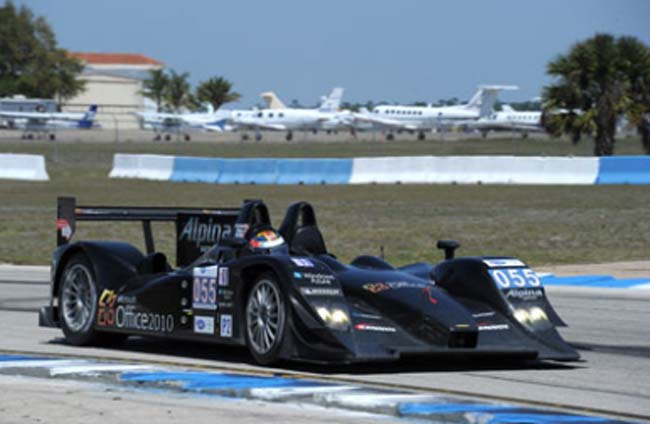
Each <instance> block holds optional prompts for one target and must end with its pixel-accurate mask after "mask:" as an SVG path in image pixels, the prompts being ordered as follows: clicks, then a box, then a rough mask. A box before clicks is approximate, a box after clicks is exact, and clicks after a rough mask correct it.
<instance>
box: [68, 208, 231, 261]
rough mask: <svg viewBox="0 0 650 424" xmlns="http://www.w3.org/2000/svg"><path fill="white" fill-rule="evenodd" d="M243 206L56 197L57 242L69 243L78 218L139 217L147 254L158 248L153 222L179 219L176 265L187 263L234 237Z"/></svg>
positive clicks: (135, 218)
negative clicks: (81, 201)
mask: <svg viewBox="0 0 650 424" xmlns="http://www.w3.org/2000/svg"><path fill="white" fill-rule="evenodd" d="M239 213H240V208H174V207H133V206H78V205H77V201H76V198H74V197H59V198H57V208H56V244H57V246H61V245H64V244H66V243H69V242H70V240H71V239H72V237H73V236H74V233H75V230H76V227H77V221H140V222H142V231H143V233H144V242H145V246H146V249H147V254H150V253H153V252H154V251H155V244H154V239H153V233H152V231H151V222H175V223H176V265H177V266H185V265H188V264H189V263H191V262H192V261H193V260H194V259H196V258H197V257H198V256H200V255H201V253H203V252H204V251H205V250H207V249H208V248H210V247H211V246H213V245H214V244H215V243H217V242H218V241H219V240H220V239H221V238H222V237H233V236H234V235H235V234H234V233H235V224H236V222H237V218H238V217H239Z"/></svg>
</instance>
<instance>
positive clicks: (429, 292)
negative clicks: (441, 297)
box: [422, 287, 438, 305]
mask: <svg viewBox="0 0 650 424" xmlns="http://www.w3.org/2000/svg"><path fill="white" fill-rule="evenodd" d="M422 293H423V294H424V295H425V296H426V298H427V299H428V300H429V303H431V304H433V305H436V304H438V299H436V298H435V296H434V295H433V290H431V287H425V288H423V289H422Z"/></svg>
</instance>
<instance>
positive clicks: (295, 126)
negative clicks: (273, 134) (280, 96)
mask: <svg viewBox="0 0 650 424" xmlns="http://www.w3.org/2000/svg"><path fill="white" fill-rule="evenodd" d="M342 98H343V88H340V87H336V88H334V89H333V90H332V92H331V93H330V94H329V95H328V96H325V97H321V104H320V106H319V107H318V108H316V109H297V108H288V107H284V108H275V109H274V108H267V109H261V110H251V111H233V113H232V117H231V122H232V124H233V125H234V126H235V127H237V128H241V129H252V130H254V131H255V139H256V140H258V141H259V140H261V139H262V134H261V133H260V131H261V130H273V131H287V135H286V137H285V138H286V140H287V141H291V140H292V139H293V131H298V130H305V131H315V132H316V131H318V130H320V129H323V123H325V122H327V121H329V120H331V119H333V118H334V117H335V115H336V114H337V113H338V109H339V107H340V106H341V99H342ZM242 138H243V139H247V138H248V136H247V135H246V134H244V135H243V136H242Z"/></svg>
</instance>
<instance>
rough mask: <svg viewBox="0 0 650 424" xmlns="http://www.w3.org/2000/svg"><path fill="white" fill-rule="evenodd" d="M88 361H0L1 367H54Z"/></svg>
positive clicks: (80, 363)
mask: <svg viewBox="0 0 650 424" xmlns="http://www.w3.org/2000/svg"><path fill="white" fill-rule="evenodd" d="M86 363H88V361H80V360H73V359H26V360H16V361H0V368H52V367H60V366H74V365H82V364H86Z"/></svg>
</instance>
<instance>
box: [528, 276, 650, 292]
mask: <svg viewBox="0 0 650 424" xmlns="http://www.w3.org/2000/svg"><path fill="white" fill-rule="evenodd" d="M538 275H539V277H540V279H541V280H542V284H544V285H545V286H575V287H594V288H612V289H649V290H650V277H648V278H616V277H614V276H611V275H574V276H569V277H558V276H556V275H554V274H542V273H539V274H538Z"/></svg>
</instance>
